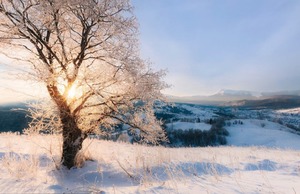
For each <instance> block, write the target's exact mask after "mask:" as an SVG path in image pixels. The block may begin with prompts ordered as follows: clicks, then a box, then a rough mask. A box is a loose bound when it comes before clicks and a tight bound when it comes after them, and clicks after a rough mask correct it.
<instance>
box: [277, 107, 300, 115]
mask: <svg viewBox="0 0 300 194" xmlns="http://www.w3.org/2000/svg"><path fill="white" fill-rule="evenodd" d="M276 112H278V113H290V114H300V108H290V109H281V110H278V111H276Z"/></svg>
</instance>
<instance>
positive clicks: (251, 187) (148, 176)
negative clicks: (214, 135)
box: [0, 134, 300, 193]
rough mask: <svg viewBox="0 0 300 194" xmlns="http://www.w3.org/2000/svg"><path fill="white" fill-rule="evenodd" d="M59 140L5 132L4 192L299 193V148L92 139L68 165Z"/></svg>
mask: <svg viewBox="0 0 300 194" xmlns="http://www.w3.org/2000/svg"><path fill="white" fill-rule="evenodd" d="M60 147H61V138H60V136H54V135H51V136H50V135H47V136H44V135H35V136H20V135H14V134H1V135H0V193H80V192H83V193H300V152H299V151H297V150H280V149H268V148H262V147H214V148H212V147H207V148H164V147H148V146H142V145H131V144H127V143H116V142H109V141H100V140H96V139H87V140H86V141H85V142H84V148H83V152H82V153H81V156H80V157H79V158H81V160H80V161H81V162H79V165H82V167H81V168H74V169H71V170H70V171H68V170H65V169H63V168H59V159H60V154H61V150H60V149H59V148H60ZM85 159H88V160H87V161H85V163H84V164H83V161H84V160H85Z"/></svg>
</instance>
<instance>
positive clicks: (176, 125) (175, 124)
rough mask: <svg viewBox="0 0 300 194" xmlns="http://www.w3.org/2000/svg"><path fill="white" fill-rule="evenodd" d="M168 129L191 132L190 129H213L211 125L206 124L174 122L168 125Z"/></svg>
mask: <svg viewBox="0 0 300 194" xmlns="http://www.w3.org/2000/svg"><path fill="white" fill-rule="evenodd" d="M167 127H168V129H169V130H178V129H182V130H189V129H198V130H201V131H208V130H210V128H211V125H209V124H206V123H190V122H179V121H178V122H173V123H168V124H167Z"/></svg>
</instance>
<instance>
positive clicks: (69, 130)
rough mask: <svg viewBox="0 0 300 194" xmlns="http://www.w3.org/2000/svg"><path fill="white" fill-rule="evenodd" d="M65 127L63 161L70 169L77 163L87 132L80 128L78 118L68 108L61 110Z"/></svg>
mask: <svg viewBox="0 0 300 194" xmlns="http://www.w3.org/2000/svg"><path fill="white" fill-rule="evenodd" d="M60 112H61V122H62V127H63V134H62V135H63V150H62V157H61V162H62V164H63V165H64V166H66V167H67V168H68V169H70V168H72V167H74V166H75V165H76V161H75V159H76V155H77V153H78V152H79V150H81V148H82V143H83V140H84V139H85V138H86V134H84V133H82V131H81V130H80V129H79V128H78V126H77V123H76V118H74V117H73V116H72V115H71V114H70V112H69V111H68V110H60Z"/></svg>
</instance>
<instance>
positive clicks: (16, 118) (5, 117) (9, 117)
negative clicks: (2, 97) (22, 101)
mask: <svg viewBox="0 0 300 194" xmlns="http://www.w3.org/2000/svg"><path fill="white" fill-rule="evenodd" d="M20 107H22V108H24V107H25V106H23V105H7V106H0V132H20V133H22V131H23V129H24V128H27V127H28V123H29V121H30V119H29V118H28V117H26V112H25V111H21V110H16V109H18V108H20Z"/></svg>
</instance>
